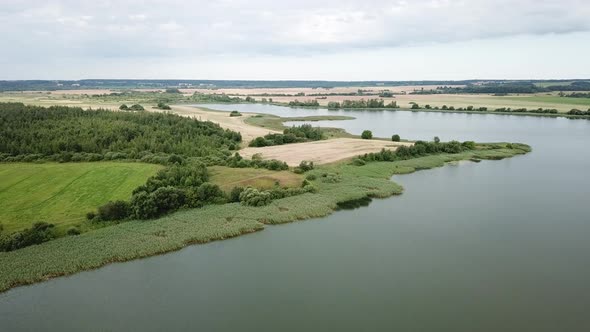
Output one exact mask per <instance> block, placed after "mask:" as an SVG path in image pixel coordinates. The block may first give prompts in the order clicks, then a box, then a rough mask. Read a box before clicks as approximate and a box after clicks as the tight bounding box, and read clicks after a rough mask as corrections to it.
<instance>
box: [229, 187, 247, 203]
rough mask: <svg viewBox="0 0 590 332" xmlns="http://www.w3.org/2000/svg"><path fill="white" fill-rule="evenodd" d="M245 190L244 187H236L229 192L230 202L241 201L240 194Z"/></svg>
mask: <svg viewBox="0 0 590 332" xmlns="http://www.w3.org/2000/svg"><path fill="white" fill-rule="evenodd" d="M243 191H244V187H234V188H233V189H232V190H231V192H230V193H229V201H230V202H239V201H240V194H241V193H242V192H243Z"/></svg>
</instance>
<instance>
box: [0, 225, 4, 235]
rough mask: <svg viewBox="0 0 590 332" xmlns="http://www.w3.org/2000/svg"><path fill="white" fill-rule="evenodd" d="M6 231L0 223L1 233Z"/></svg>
mask: <svg viewBox="0 0 590 332" xmlns="http://www.w3.org/2000/svg"><path fill="white" fill-rule="evenodd" d="M3 231H4V225H2V224H1V223H0V234H1V233H2V232H3Z"/></svg>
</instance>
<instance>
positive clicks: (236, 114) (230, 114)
mask: <svg viewBox="0 0 590 332" xmlns="http://www.w3.org/2000/svg"><path fill="white" fill-rule="evenodd" d="M229 116H230V117H234V116H242V113H240V112H238V111H231V113H229Z"/></svg>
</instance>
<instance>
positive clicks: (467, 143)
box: [461, 141, 475, 150]
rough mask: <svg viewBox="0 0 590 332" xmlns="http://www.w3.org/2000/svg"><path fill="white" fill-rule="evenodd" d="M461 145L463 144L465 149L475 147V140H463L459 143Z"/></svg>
mask: <svg viewBox="0 0 590 332" xmlns="http://www.w3.org/2000/svg"><path fill="white" fill-rule="evenodd" d="M461 145H463V147H464V148H466V149H467V150H474V149H475V142H474V141H465V142H463V143H461Z"/></svg>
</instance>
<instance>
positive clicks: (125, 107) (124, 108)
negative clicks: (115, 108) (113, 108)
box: [119, 104, 129, 111]
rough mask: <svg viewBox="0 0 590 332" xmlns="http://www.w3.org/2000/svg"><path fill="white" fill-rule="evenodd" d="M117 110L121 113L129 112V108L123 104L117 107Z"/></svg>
mask: <svg viewBox="0 0 590 332" xmlns="http://www.w3.org/2000/svg"><path fill="white" fill-rule="evenodd" d="M119 109H120V110H121V111H128V110H129V106H127V105H126V104H123V105H121V106H119Z"/></svg>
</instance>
